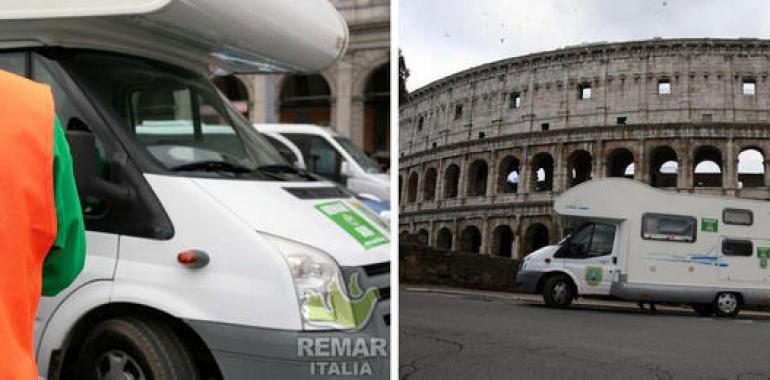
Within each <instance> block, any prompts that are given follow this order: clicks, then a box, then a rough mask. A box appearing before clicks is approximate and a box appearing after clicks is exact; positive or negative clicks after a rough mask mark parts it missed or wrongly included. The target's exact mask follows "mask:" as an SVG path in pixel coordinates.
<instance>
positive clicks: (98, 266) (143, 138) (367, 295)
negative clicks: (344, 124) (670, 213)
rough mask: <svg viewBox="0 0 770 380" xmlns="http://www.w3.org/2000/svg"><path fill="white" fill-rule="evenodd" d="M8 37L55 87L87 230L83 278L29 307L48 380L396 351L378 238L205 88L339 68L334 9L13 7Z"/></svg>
mask: <svg viewBox="0 0 770 380" xmlns="http://www.w3.org/2000/svg"><path fill="white" fill-rule="evenodd" d="M0 40H2V48H0V68H2V69H4V70H7V71H12V72H15V73H17V74H19V75H22V76H27V77H29V78H31V79H33V80H37V81H40V82H45V83H48V84H49V85H50V86H51V88H52V90H53V93H54V97H55V102H56V107H57V108H56V112H57V115H58V117H59V118H60V119H61V121H62V124H63V125H64V126H66V128H67V137H68V140H69V142H70V146H71V151H72V154H73V159H74V164H75V175H76V178H77V182H78V188H79V192H80V194H81V199H82V201H83V203H84V214H85V219H86V229H87V233H86V234H87V258H86V265H85V268H84V270H83V272H82V273H81V274H80V275H79V276H78V278H77V279H76V281H75V282H74V283H73V284H72V285H71V286H70V287H69V288H67V289H66V290H64V291H63V292H61V293H60V294H59V295H57V296H56V297H43V298H42V299H41V302H40V306H39V310H38V314H37V317H36V321H35V347H36V354H37V358H36V359H37V363H38V368H39V376H40V378H41V379H44V378H55V379H59V378H61V379H91V378H95V379H180V380H190V379H253V378H265V379H280V378H286V379H298V378H311V377H313V376H312V374H311V362H312V361H314V360H318V358H313V357H306V356H304V357H303V356H298V352H297V347H298V339H300V338H302V339H313V338H324V339H328V338H330V337H339V336H340V335H343V336H346V337H367V338H378V339H379V338H382V339H387V337H388V335H389V324H390V319H389V317H390V315H389V314H390V311H389V289H390V288H389V241H388V231H387V228H386V227H385V226H384V225H383V224H382V223H381V222H380V221H379V219H378V218H377V216H376V215H373V214H372V213H371V211H368V210H367V209H366V208H364V207H363V206H362V205H361V204H360V203H359V202H358V201H356V200H354V199H353V198H351V197H349V196H348V195H346V194H345V193H343V192H341V190H340V189H339V188H338V186H337V185H335V184H333V183H330V182H325V181H317V180H315V179H313V178H311V177H308V176H307V175H305V174H303V173H302V172H299V171H297V170H296V169H295V168H294V167H292V166H291V165H290V164H289V163H288V162H287V161H285V160H284V159H283V158H282V157H281V156H280V154H279V153H278V152H277V151H276V150H275V149H274V148H273V147H272V146H271V145H270V144H269V143H268V142H267V141H265V139H264V137H262V136H261V135H260V134H259V133H257V132H256V131H255V130H254V128H253V127H252V126H251V125H250V124H249V123H248V122H247V121H246V120H244V119H243V118H242V117H241V116H240V115H239V113H238V112H237V111H235V110H234V109H232V108H231V107H230V106H229V105H228V102H226V101H225V99H224V98H223V97H222V96H221V95H220V93H219V92H217V90H216V89H215V87H214V86H213V85H212V83H211V81H210V80H209V79H208V77H209V69H210V67H209V66H210V65H215V66H216V67H218V68H219V69H224V70H229V71H233V72H283V71H287V70H288V71H292V70H299V71H303V72H307V71H317V70H320V69H322V68H323V67H325V66H327V65H329V64H331V63H332V62H333V61H334V60H336V59H337V57H339V56H340V55H341V54H342V53H343V50H344V49H345V45H346V40H347V27H346V25H345V23H344V21H343V19H342V18H341V17H340V15H339V13H338V12H337V11H336V10H335V9H334V7H333V6H332V5H331V4H329V3H328V2H327V1H326V0H306V1H301V2H292V1H283V0H264V1H260V2H258V3H253V2H243V1H236V0H219V1H206V0H184V1H182V0H130V1H129V0H114V1H105V0H79V1H76V2H67V1H57V0H37V1H31V2H5V4H4V7H3V8H2V9H0ZM308 226H310V227H309V228H308ZM359 293H360V294H359ZM334 360H338V359H334ZM339 360H342V359H339ZM370 367H372V368H371V373H373V374H374V375H375V377H380V378H388V362H387V358H386V357H379V358H372V360H371V361H370Z"/></svg>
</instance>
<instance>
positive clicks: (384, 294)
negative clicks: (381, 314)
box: [378, 286, 390, 300]
mask: <svg viewBox="0 0 770 380" xmlns="http://www.w3.org/2000/svg"><path fill="white" fill-rule="evenodd" d="M378 291H379V293H380V299H381V300H389V299H390V286H388V287H384V288H379V289H378Z"/></svg>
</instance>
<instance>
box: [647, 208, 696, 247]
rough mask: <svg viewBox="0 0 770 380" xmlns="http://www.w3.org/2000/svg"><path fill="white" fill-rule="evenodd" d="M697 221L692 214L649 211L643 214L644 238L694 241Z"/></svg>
mask: <svg viewBox="0 0 770 380" xmlns="http://www.w3.org/2000/svg"><path fill="white" fill-rule="evenodd" d="M696 227H697V221H696V219H695V218H693V217H690V216H679V215H665V214H651V213H647V214H644V215H643V216H642V238H643V239H647V240H666V241H675V242H685V243H692V242H694V241H695V238H696V231H697V228H696Z"/></svg>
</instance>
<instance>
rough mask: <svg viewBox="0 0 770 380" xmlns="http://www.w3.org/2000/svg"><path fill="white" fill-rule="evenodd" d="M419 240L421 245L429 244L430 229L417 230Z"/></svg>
mask: <svg viewBox="0 0 770 380" xmlns="http://www.w3.org/2000/svg"><path fill="white" fill-rule="evenodd" d="M417 242H418V243H420V245H428V230H426V229H420V230H419V231H417Z"/></svg>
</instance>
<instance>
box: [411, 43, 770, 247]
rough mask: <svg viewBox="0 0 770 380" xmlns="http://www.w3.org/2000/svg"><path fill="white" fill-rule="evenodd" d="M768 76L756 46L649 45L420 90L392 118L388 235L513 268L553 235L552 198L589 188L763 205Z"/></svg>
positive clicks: (610, 46) (540, 56) (486, 71)
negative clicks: (638, 189) (394, 174)
mask: <svg viewBox="0 0 770 380" xmlns="http://www.w3.org/2000/svg"><path fill="white" fill-rule="evenodd" d="M768 72H770V41H767V40H756V39H731V40H726V39H675V40H664V39H654V40H647V41H633V42H623V43H602V44H591V45H580V46H574V47H567V48H564V49H559V50H555V51H550V52H544V53H536V54H531V55H527V56H522V57H515V58H510V59H506V60H502V61H498V62H493V63H489V64H485V65H482V66H479V67H475V68H471V69H468V70H465V71H462V72H459V73H457V74H454V75H451V76H449V77H446V78H443V79H440V80H438V81H436V82H433V83H431V84H429V85H427V86H425V87H422V88H420V89H418V90H416V91H414V92H413V93H412V94H410V97H409V101H408V102H407V103H406V104H403V105H402V106H401V109H400V127H399V128H400V141H399V159H400V163H399V166H400V167H399V191H400V200H401V202H400V221H399V230H400V233H401V234H402V236H404V234H413V235H416V236H417V238H418V239H419V240H421V241H422V242H424V243H427V244H430V245H432V246H437V247H440V248H445V249H452V250H462V251H471V252H479V253H482V254H490V255H500V256H505V257H512V258H521V257H523V256H524V255H526V254H527V253H529V252H532V251H533V250H535V249H537V248H539V247H541V246H543V245H546V244H553V243H555V242H556V241H558V240H559V239H560V238H561V237H562V235H563V234H564V231H562V230H561V228H560V226H559V224H558V221H557V220H556V218H555V216H554V214H553V208H552V205H553V200H554V197H556V196H557V195H558V194H560V193H562V192H564V191H565V190H567V189H568V188H570V187H571V186H575V185H577V184H579V183H581V182H583V181H587V180H590V179H591V178H599V177H610V176H612V177H627V178H632V179H634V180H638V181H642V182H645V183H648V184H650V185H652V186H655V187H660V188H665V189H668V190H670V191H677V192H683V193H705V194H714V195H727V196H736V197H747V198H756V199H770V190H769V189H768V186H769V185H770V182H769V181H768V178H767V176H766V175H765V174H766V173H768V171H770V160H768V158H767V152H768V151H770V82H768V78H767V77H768ZM628 201H629V202H633V199H629V200H628Z"/></svg>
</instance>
